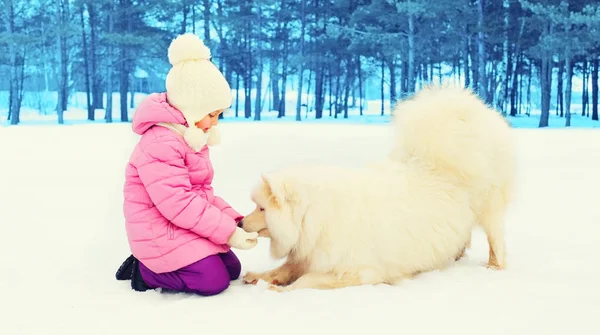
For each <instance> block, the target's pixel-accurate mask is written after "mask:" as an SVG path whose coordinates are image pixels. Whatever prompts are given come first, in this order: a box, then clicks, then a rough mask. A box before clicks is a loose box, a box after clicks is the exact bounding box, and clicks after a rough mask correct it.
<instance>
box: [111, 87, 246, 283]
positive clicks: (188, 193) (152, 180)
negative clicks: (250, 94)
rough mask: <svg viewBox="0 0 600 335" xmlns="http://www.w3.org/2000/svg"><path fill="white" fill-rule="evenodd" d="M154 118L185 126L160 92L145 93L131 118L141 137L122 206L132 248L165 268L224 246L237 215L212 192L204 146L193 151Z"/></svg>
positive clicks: (155, 265) (225, 248) (211, 173)
mask: <svg viewBox="0 0 600 335" xmlns="http://www.w3.org/2000/svg"><path fill="white" fill-rule="evenodd" d="M159 122H171V123H175V124H184V125H186V122H185V119H184V117H183V115H182V114H181V112H179V111H178V110H177V109H175V108H174V107H172V106H170V105H169V104H168V103H167V99H166V94H165V93H155V94H152V95H150V96H148V97H147V98H146V99H145V100H144V101H143V102H142V103H141V104H140V106H139V107H138V109H137V111H136V112H135V115H134V117H133V125H132V127H133V131H134V132H135V133H137V134H140V135H142V138H141V139H140V142H139V143H138V144H137V146H136V147H135V149H134V151H133V153H132V154H131V157H130V160H129V163H128V165H127V169H126V177H125V186H124V189H123V192H124V204H123V210H124V214H125V221H126V230H127V237H128V240H129V245H130V247H131V252H132V253H133V255H134V256H135V257H136V258H138V259H139V260H140V261H141V262H142V263H143V264H144V265H146V266H147V267H148V268H149V269H150V270H152V271H154V272H156V273H164V272H170V271H174V270H177V269H180V268H182V267H184V266H186V265H189V264H192V263H194V262H196V261H199V260H201V259H203V258H205V257H207V256H209V255H213V254H216V253H221V252H226V251H228V250H229V246H228V245H227V244H226V243H227V240H228V239H229V237H230V236H231V234H232V233H233V231H234V230H235V228H236V225H237V224H236V220H239V219H241V218H242V215H241V214H240V213H238V212H237V211H235V210H234V209H233V208H231V206H229V204H228V203H227V202H225V201H224V200H223V199H221V198H220V197H218V196H216V195H215V194H214V193H213V188H212V186H211V182H212V180H213V176H214V171H213V167H212V164H211V162H210V158H209V149H208V147H207V146H205V147H204V148H203V149H202V150H201V151H200V152H198V153H196V152H194V151H193V150H192V149H191V148H189V147H188V145H187V144H186V142H185V141H184V139H183V138H182V137H181V136H180V135H178V134H177V133H175V132H174V131H172V130H170V129H167V128H165V127H161V126H155V125H156V124H157V123H159Z"/></svg>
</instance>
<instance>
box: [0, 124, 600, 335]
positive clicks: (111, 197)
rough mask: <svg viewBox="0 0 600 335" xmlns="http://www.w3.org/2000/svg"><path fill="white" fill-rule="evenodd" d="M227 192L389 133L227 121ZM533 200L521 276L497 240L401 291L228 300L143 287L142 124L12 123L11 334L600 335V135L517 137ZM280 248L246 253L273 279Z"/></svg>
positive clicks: (1, 219) (5, 190)
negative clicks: (133, 214) (138, 280)
mask: <svg viewBox="0 0 600 335" xmlns="http://www.w3.org/2000/svg"><path fill="white" fill-rule="evenodd" d="M222 131H223V133H224V139H225V140H226V142H225V143H224V144H223V145H222V146H221V147H218V148H215V149H213V151H212V159H213V162H214V166H215V169H216V176H215V183H214V187H215V189H216V191H217V192H218V193H219V194H220V195H221V196H223V197H224V198H225V199H227V200H228V201H229V202H230V203H231V204H232V205H233V206H234V207H235V208H237V209H238V210H239V211H240V212H242V213H247V212H249V211H251V210H252V209H253V204H252V203H251V202H250V200H249V196H248V194H249V190H250V188H251V187H252V186H253V185H254V184H255V183H256V182H257V181H258V178H259V175H260V173H261V172H264V171H269V170H272V169H275V168H277V167H280V166H283V165H288V164H295V163H300V162H303V161H308V162H319V163H331V164H339V165H346V166H356V165H361V164H364V163H366V162H368V161H369V160H371V159H374V158H378V157H380V156H382V155H385V154H386V152H387V150H388V149H389V145H390V144H389V143H390V136H391V135H392V133H391V131H390V129H389V128H388V127H387V125H386V124H341V123H340V124H336V123H323V124H319V123H294V122H287V123H286V122H282V123H275V122H261V123H247V122H225V123H224V124H223V125H222ZM514 131H515V135H516V136H517V138H518V142H519V156H520V167H519V195H518V199H517V201H516V203H515V204H514V206H513V207H512V208H511V211H510V213H509V216H508V218H507V231H506V239H507V248H508V257H509V258H508V261H509V263H508V268H507V269H506V270H505V271H502V272H498V271H493V270H488V269H486V268H485V267H484V266H483V265H482V264H484V263H485V261H486V260H487V243H486V240H485V236H484V235H483V234H482V232H481V231H476V232H475V234H474V236H473V245H472V249H470V250H468V252H467V256H466V257H465V258H463V259H462V260H461V261H460V262H458V263H456V264H454V265H452V266H450V267H449V268H448V269H446V270H443V271H437V272H431V273H426V274H423V275H421V276H418V277H416V278H414V279H412V280H407V281H405V282H403V283H401V284H400V285H398V286H396V287H391V286H383V285H380V286H364V287H354V288H346V289H339V290H334V291H315V290H305V291H295V292H289V293H276V292H272V291H268V290H267V289H266V287H265V285H263V284H261V285H258V286H246V285H243V284H242V283H241V282H240V281H239V280H238V281H235V282H232V284H231V286H230V288H229V289H228V290H226V291H225V292H223V293H222V294H221V295H218V296H214V297H200V296H192V295H187V294H165V293H159V292H156V291H148V292H145V293H139V292H134V291H132V290H131V289H130V286H129V282H119V281H117V280H115V278H114V273H115V271H116V269H117V268H118V266H119V265H120V264H121V262H122V261H123V260H124V259H125V258H126V257H127V256H128V255H129V249H128V246H127V240H126V236H125V231H124V226H123V216H122V210H121V205H122V193H121V190H122V184H123V178H124V176H123V174H124V167H125V164H126V160H127V158H128V155H129V152H130V150H131V148H132V147H133V145H135V142H136V140H137V136H136V135H134V134H133V133H131V131H130V124H127V123H115V124H110V125H104V124H82V125H76V126H75V125H65V126H29V125H26V124H22V125H19V126H17V127H0V143H1V146H0V151H1V155H0V167H1V171H2V174H1V176H0V178H1V179H0V204H1V205H0V206H1V208H2V209H1V210H0V224H1V227H2V233H1V234H0V236H1V239H2V241H1V243H0V255H2V275H1V276H0V289H2V292H3V295H2V298H1V299H0V301H2V306H3V309H4V312H2V321H0V334H61V335H67V334H109V333H114V334H145V335H147V334H188V333H199V334H286V335H287V334H307V333H312V334H325V333H327V334H334V333H338V332H339V333H347V332H351V333H356V334H374V333H390V334H392V333H398V334H460V335H466V334H511V335H515V334H533V333H534V332H536V333H540V334H545V335H548V334H565V333H578V334H584V333H585V334H598V333H600V332H599V330H600V326H599V325H598V323H597V322H596V321H595V320H594V318H597V317H598V315H600V280H599V279H600V270H599V269H600V267H599V266H598V264H599V263H598V256H597V255H598V242H599V241H600V240H599V236H600V225H599V223H600V206H599V205H600V204H599V202H598V190H599V189H600V173H599V171H598V165H599V164H600V150H598V145H599V143H600V141H599V139H600V133H599V132H598V130H597V129H515V130H514ZM268 245H269V243H268V241H267V240H264V239H261V241H260V243H259V245H258V246H257V247H256V248H255V249H252V250H248V251H237V250H236V253H237V254H238V256H239V258H240V259H241V261H242V265H243V270H242V271H243V272H245V271H261V270H267V269H270V268H272V267H274V266H276V265H278V264H279V262H275V261H273V260H271V259H270V258H269V254H268Z"/></svg>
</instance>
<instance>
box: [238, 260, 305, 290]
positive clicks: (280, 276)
mask: <svg viewBox="0 0 600 335" xmlns="http://www.w3.org/2000/svg"><path fill="white" fill-rule="evenodd" d="M302 269H303V268H302V266H300V265H299V264H296V263H293V262H290V261H287V262H285V263H284V264H283V265H281V266H280V267H278V268H276V269H273V270H271V271H266V272H262V273H253V272H248V273H246V275H244V278H243V281H244V283H245V284H252V285H254V284H256V283H257V282H258V280H259V279H260V280H264V281H266V282H267V283H269V284H272V285H289V284H290V283H292V282H294V281H295V280H296V279H298V277H300V276H301V275H302Z"/></svg>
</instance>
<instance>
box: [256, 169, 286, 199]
mask: <svg viewBox="0 0 600 335" xmlns="http://www.w3.org/2000/svg"><path fill="white" fill-rule="evenodd" d="M261 178H262V180H263V183H264V185H265V187H266V191H267V194H269V198H270V201H273V202H274V204H275V205H276V206H278V207H281V205H283V203H284V202H286V201H288V200H289V195H288V192H287V186H286V185H285V183H284V182H283V180H280V178H277V177H275V176H273V175H269V174H265V173H263V174H262V175H261Z"/></svg>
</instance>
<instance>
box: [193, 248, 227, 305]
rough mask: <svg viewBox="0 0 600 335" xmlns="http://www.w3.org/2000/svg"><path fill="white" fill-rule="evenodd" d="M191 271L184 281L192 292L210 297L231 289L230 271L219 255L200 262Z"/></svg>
mask: <svg viewBox="0 0 600 335" xmlns="http://www.w3.org/2000/svg"><path fill="white" fill-rule="evenodd" d="M191 270H193V271H192V272H191V273H188V274H186V275H185V277H186V278H185V279H184V281H185V282H186V286H187V288H188V290H189V291H191V292H194V293H196V294H200V295H204V296H208V295H215V294H219V293H221V292H223V291H225V290H226V289H227V288H228V287H229V282H230V272H229V271H230V270H229V268H228V267H227V266H226V264H224V262H223V261H222V260H221V259H220V258H219V257H218V256H217V255H213V256H209V257H207V258H206V259H204V260H202V261H201V262H198V263H197V264H195V265H194V267H193V268H192V269H191Z"/></svg>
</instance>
